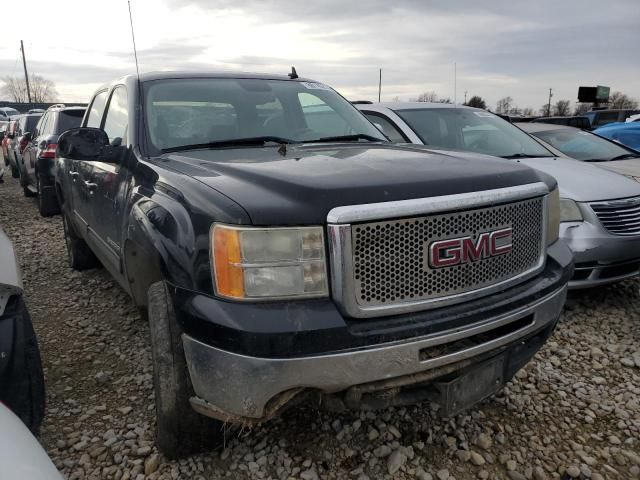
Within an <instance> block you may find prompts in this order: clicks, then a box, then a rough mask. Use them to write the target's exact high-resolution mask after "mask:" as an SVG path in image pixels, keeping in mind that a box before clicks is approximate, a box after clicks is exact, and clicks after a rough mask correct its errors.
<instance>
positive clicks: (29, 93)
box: [20, 40, 31, 103]
mask: <svg viewBox="0 0 640 480" xmlns="http://www.w3.org/2000/svg"><path fill="white" fill-rule="evenodd" d="M20 51H21V52H22V66H23V67H24V80H25V82H27V98H28V99H29V103H31V89H30V88H29V74H28V73H27V61H26V60H25V58H24V43H22V40H20Z"/></svg>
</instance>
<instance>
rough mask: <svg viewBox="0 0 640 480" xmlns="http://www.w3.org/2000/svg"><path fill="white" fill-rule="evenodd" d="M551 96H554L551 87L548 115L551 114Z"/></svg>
mask: <svg viewBox="0 0 640 480" xmlns="http://www.w3.org/2000/svg"><path fill="white" fill-rule="evenodd" d="M551 97H553V93H552V90H551V89H549V106H548V107H547V115H548V116H549V117H550V116H551Z"/></svg>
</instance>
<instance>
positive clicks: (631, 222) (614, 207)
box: [589, 197, 640, 235]
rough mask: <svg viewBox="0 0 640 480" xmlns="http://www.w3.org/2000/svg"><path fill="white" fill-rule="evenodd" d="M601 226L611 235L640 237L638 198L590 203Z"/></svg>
mask: <svg viewBox="0 0 640 480" xmlns="http://www.w3.org/2000/svg"><path fill="white" fill-rule="evenodd" d="M589 206H590V207H591V210H593V213H595V214H596V216H597V217H598V220H599V221H600V223H601V224H602V226H603V227H604V228H605V230H607V231H608V232H609V233H611V234H613V235H640V197H633V198H625V199H622V200H611V201H608V202H596V203H590V204H589Z"/></svg>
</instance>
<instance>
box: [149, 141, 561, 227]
mask: <svg viewBox="0 0 640 480" xmlns="http://www.w3.org/2000/svg"><path fill="white" fill-rule="evenodd" d="M155 161H156V163H157V164H159V165H162V166H163V167H166V168H169V169H172V170H174V171H178V172H181V173H183V174H186V175H190V176H191V177H193V178H195V179H197V180H199V181H201V182H203V183H205V184H207V185H208V186H210V187H212V188H214V189H216V190H217V191H219V192H221V193H223V194H224V195H226V196H227V197H229V198H231V199H232V200H234V201H235V202H236V203H238V204H239V205H240V206H242V207H243V208H244V209H245V210H246V211H247V213H248V214H249V216H250V218H251V221H252V222H253V223H254V224H255V225H292V224H297V225H304V224H322V223H325V222H326V217H327V214H328V213H329V211H330V210H331V209H332V208H335V207H338V206H345V205H356V204H363V203H375V202H385V201H394V200H406V199H413V198H423V197H431V196H441V195H451V194H457V193H467V192H473V191H480V190H490V189H496V188H504V187H510V186H514V185H522V184H527V183H533V182H539V181H544V182H546V183H547V185H549V186H551V187H553V186H554V183H555V182H554V181H553V179H551V178H549V177H547V176H545V175H541V174H540V173H537V172H535V171H532V170H531V169H529V168H526V167H524V166H522V165H517V164H516V163H515V162H514V163H512V164H505V162H504V161H503V160H499V159H490V158H487V159H484V160H482V161H479V160H478V158H474V157H473V156H472V155H465V156H464V157H463V156H457V155H456V154H455V153H453V152H448V153H430V152H427V151H425V150H424V149H418V148H413V147H410V146H391V145H388V144H370V145H362V144H340V145H315V146H289V148H287V152H286V154H284V155H281V154H280V153H278V149H277V148H275V147H264V148H242V149H239V148H232V149H230V148H227V149H207V150H194V151H190V152H180V153H171V154H165V155H163V156H161V157H159V158H157V159H156V160H155Z"/></svg>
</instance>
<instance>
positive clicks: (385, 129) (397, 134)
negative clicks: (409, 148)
mask: <svg viewBox="0 0 640 480" xmlns="http://www.w3.org/2000/svg"><path fill="white" fill-rule="evenodd" d="M364 114H365V115H366V116H367V118H368V119H369V120H370V121H371V123H375V124H376V125H380V126H381V127H382V133H384V134H385V135H386V136H387V137H389V140H391V141H392V142H393V143H408V142H409V139H408V138H407V137H405V136H404V134H403V133H402V132H401V131H400V129H399V128H398V127H397V126H396V125H395V124H394V123H393V122H392V121H391V120H389V119H388V118H387V117H385V116H384V115H380V114H378V113H373V112H364Z"/></svg>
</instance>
